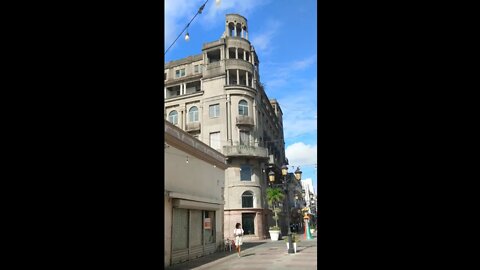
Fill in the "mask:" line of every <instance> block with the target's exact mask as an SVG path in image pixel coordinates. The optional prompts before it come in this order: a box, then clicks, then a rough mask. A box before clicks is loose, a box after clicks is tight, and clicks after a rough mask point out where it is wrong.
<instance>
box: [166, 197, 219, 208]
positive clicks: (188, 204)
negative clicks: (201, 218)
mask: <svg viewBox="0 0 480 270" xmlns="http://www.w3.org/2000/svg"><path fill="white" fill-rule="evenodd" d="M173 207H176V208H186V209H198V210H220V209H221V208H222V207H223V205H221V204H214V203H207V202H198V201H189V200H183V199H173Z"/></svg>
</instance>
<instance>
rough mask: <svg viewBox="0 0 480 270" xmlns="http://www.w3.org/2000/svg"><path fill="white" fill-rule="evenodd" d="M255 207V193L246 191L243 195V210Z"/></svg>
mask: <svg viewBox="0 0 480 270" xmlns="http://www.w3.org/2000/svg"><path fill="white" fill-rule="evenodd" d="M251 207H253V192H251V191H245V192H244V193H243V194H242V208H251Z"/></svg>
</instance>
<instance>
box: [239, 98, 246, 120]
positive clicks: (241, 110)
mask: <svg viewBox="0 0 480 270" xmlns="http://www.w3.org/2000/svg"><path fill="white" fill-rule="evenodd" d="M238 114H239V115H243V116H248V103H247V101H246V100H243V99H242V100H240V102H238Z"/></svg>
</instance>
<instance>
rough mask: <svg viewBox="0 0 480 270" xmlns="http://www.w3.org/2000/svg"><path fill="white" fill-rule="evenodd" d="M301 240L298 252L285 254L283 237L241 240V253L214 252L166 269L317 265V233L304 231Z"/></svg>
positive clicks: (314, 267)
mask: <svg viewBox="0 0 480 270" xmlns="http://www.w3.org/2000/svg"><path fill="white" fill-rule="evenodd" d="M300 236H301V242H299V243H297V253H296V254H288V253H287V245H286V244H285V241H284V240H279V241H273V242H272V241H271V240H270V239H267V240H261V241H251V242H244V243H243V245H242V257H238V255H237V253H236V251H235V250H232V252H217V253H215V254H211V255H208V256H205V257H202V258H198V259H196V260H192V261H190V262H185V263H180V264H177V265H174V266H172V267H168V268H165V269H169V270H180V269H197V270H200V269H218V270H222V269H237V270H241V269H248V270H255V269H259V270H260V269H275V270H283V269H289V270H291V269H317V237H316V234H314V235H313V236H314V238H313V240H305V239H304V236H303V234H302V235H300Z"/></svg>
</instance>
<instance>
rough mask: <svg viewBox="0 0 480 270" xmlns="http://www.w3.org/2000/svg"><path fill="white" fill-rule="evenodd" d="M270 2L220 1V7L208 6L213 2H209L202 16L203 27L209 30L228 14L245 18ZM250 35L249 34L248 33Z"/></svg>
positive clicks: (261, 0) (253, 0)
mask: <svg viewBox="0 0 480 270" xmlns="http://www.w3.org/2000/svg"><path fill="white" fill-rule="evenodd" d="M271 1H272V0H221V3H220V5H218V6H217V5H215V4H213V3H212V4H210V2H215V1H214V0H210V1H209V3H207V6H208V7H205V10H206V12H205V14H202V15H203V17H204V20H203V22H202V24H203V26H204V27H207V29H208V28H209V26H212V25H213V24H215V23H218V22H223V21H224V19H225V15H226V14H229V13H236V14H240V15H242V16H244V17H246V18H247V20H248V16H249V15H250V14H251V13H252V12H253V11H255V10H257V9H258V8H259V7H260V6H263V5H266V4H268V3H270V2H271ZM249 35H250V33H249Z"/></svg>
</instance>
